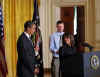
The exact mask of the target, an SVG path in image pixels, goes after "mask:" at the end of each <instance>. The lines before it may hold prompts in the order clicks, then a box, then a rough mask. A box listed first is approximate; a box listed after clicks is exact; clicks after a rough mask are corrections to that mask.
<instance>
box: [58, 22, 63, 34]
mask: <svg viewBox="0 0 100 77" xmlns="http://www.w3.org/2000/svg"><path fill="white" fill-rule="evenodd" d="M57 31H58V32H63V31H64V24H63V23H61V24H58V25H57Z"/></svg>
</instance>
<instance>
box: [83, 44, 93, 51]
mask: <svg viewBox="0 0 100 77" xmlns="http://www.w3.org/2000/svg"><path fill="white" fill-rule="evenodd" d="M81 45H82V46H83V47H88V48H89V50H90V51H92V49H93V48H94V47H93V46H92V45H90V44H88V43H86V42H83V43H81Z"/></svg>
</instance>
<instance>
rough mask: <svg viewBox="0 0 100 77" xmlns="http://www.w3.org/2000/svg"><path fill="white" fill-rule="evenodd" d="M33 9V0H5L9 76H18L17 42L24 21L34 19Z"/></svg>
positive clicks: (22, 29)
mask: <svg viewBox="0 0 100 77" xmlns="http://www.w3.org/2000/svg"><path fill="white" fill-rule="evenodd" d="M33 10H34V9H33V0H3V13H4V27H5V51H6V60H7V66H8V75H7V77H16V64H17V49H16V42H17V39H18V37H19V35H20V34H21V33H22V32H23V31H24V22H25V21H27V20H32V16H33Z"/></svg>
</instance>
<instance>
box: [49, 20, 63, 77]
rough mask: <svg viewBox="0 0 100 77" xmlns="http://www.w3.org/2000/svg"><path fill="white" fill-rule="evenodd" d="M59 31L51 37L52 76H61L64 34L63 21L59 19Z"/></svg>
mask: <svg viewBox="0 0 100 77" xmlns="http://www.w3.org/2000/svg"><path fill="white" fill-rule="evenodd" d="M56 28H57V31H56V32H54V33H53V34H52V35H51V37H50V51H51V52H52V54H53V58H52V63H51V72H52V77H59V48H60V47H61V46H62V35H63V34H64V32H63V31H64V23H63V21H57V23H56Z"/></svg>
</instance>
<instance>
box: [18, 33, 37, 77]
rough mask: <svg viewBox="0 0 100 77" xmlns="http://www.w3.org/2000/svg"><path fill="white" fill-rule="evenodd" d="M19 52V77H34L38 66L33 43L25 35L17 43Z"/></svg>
mask: <svg viewBox="0 0 100 77" xmlns="http://www.w3.org/2000/svg"><path fill="white" fill-rule="evenodd" d="M17 51H18V62H17V75H18V77H34V68H35V65H36V60H35V52H34V47H33V45H32V42H31V41H30V40H29V38H28V37H27V36H26V35H25V34H24V33H22V34H21V36H20V37H19V39H18V41H17Z"/></svg>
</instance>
